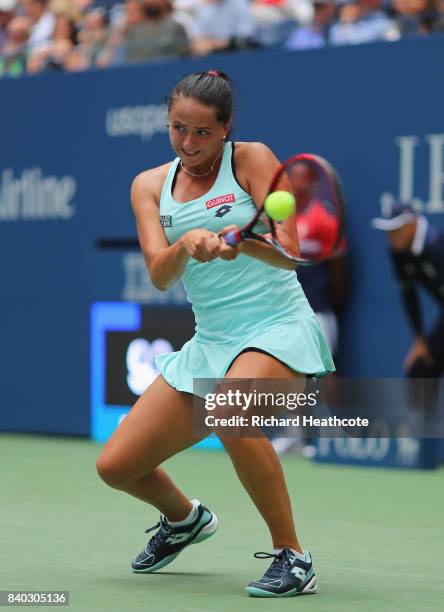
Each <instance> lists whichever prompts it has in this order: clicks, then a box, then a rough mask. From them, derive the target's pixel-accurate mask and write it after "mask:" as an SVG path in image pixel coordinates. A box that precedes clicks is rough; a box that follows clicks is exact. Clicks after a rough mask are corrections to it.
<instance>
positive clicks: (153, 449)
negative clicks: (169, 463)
mask: <svg viewBox="0 0 444 612" xmlns="http://www.w3.org/2000/svg"><path fill="white" fill-rule="evenodd" d="M192 401H193V400H192V396H191V395H190V394H188V393H182V392H180V391H177V390H176V389H173V388H172V387H170V386H169V385H168V384H167V383H166V382H165V380H164V379H163V378H162V377H161V376H159V377H158V378H157V379H156V380H155V381H154V383H153V384H152V385H151V386H150V387H148V389H147V390H146V391H145V393H144V394H143V395H142V396H141V397H140V398H139V399H138V400H137V402H136V404H135V405H134V407H133V408H132V410H131V411H130V412H129V413H128V415H127V416H126V418H125V419H124V420H123V421H122V423H121V425H120V426H119V428H118V429H117V430H116V431H115V432H114V433H113V435H112V436H111V438H110V439H109V441H108V443H107V444H106V446H105V449H104V450H103V452H102V454H101V456H100V457H99V459H98V461H97V471H98V473H99V475H100V476H101V478H102V479H103V480H104V481H105V482H106V483H107V484H109V485H110V486H112V487H114V488H116V489H120V490H123V491H126V492H127V493H130V494H131V495H133V496H134V497H137V498H138V499H141V500H142V501H146V502H148V503H149V504H151V505H153V506H155V507H156V508H157V509H158V510H159V511H160V512H162V514H164V515H165V516H166V517H167V519H169V520H170V521H181V520H183V519H184V518H185V517H186V516H187V514H188V513H189V512H190V511H191V509H192V504H191V502H190V501H189V499H188V498H187V497H186V496H185V495H184V494H183V493H182V492H181V491H180V490H179V489H178V488H177V487H176V485H175V484H174V483H173V482H172V480H171V479H170V477H169V476H168V474H167V473H166V472H165V471H164V470H163V469H162V468H160V467H158V466H159V465H160V464H161V463H163V462H164V461H165V460H166V459H168V458H169V457H172V456H173V455H176V454H177V453H179V452H180V451H182V450H184V449H185V448H188V447H189V446H192V445H193V444H195V443H196V442H198V441H199V439H198V438H196V437H194V436H193V429H192Z"/></svg>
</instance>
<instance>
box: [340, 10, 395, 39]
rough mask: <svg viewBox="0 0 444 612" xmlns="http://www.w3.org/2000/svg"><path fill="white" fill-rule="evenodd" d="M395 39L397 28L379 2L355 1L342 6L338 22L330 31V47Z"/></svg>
mask: <svg viewBox="0 0 444 612" xmlns="http://www.w3.org/2000/svg"><path fill="white" fill-rule="evenodd" d="M397 38H399V34H398V31H397V28H396V26H395V24H394V22H393V21H392V20H391V19H390V18H389V17H388V16H387V14H386V13H385V12H384V10H383V9H382V6H381V0H356V1H355V2H353V3H350V4H345V5H343V6H342V8H341V9H340V12H339V20H338V22H337V23H335V24H334V25H333V27H332V28H331V30H330V43H331V44H332V45H355V44H360V43H369V42H375V41H378V40H396V39H397Z"/></svg>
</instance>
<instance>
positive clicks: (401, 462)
mask: <svg viewBox="0 0 444 612" xmlns="http://www.w3.org/2000/svg"><path fill="white" fill-rule="evenodd" d="M439 444H440V440H439V439H420V438H351V437H343V438H319V439H318V440H317V441H316V451H317V452H316V457H315V461H316V462H318V463H339V464H347V465H361V466H369V467H384V468H387V467H390V468H408V469H434V468H436V467H437V466H438V462H439V456H438V448H439Z"/></svg>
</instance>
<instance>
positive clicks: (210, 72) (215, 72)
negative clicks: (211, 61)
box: [207, 70, 219, 77]
mask: <svg viewBox="0 0 444 612" xmlns="http://www.w3.org/2000/svg"><path fill="white" fill-rule="evenodd" d="M207 74H208V76H212V77H217V76H219V73H218V72H217V70H208V73H207Z"/></svg>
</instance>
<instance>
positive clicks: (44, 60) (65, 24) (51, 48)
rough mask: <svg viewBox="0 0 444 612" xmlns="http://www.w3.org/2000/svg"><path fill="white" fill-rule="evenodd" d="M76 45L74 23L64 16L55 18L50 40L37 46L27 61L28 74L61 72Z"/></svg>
mask: <svg viewBox="0 0 444 612" xmlns="http://www.w3.org/2000/svg"><path fill="white" fill-rule="evenodd" d="M76 43H77V27H76V24H75V22H74V21H73V20H72V19H70V18H69V17H67V16H65V15H58V16H57V17H56V21H55V26H54V33H53V36H52V39H51V40H50V41H47V42H46V43H42V44H41V45H39V47H38V49H37V50H36V51H34V53H31V55H30V57H29V59H28V72H29V73H35V72H43V71H45V72H49V71H54V70H63V69H64V65H65V60H66V57H67V56H68V54H69V53H70V52H71V51H72V50H73V48H74V47H75V45H76Z"/></svg>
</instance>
